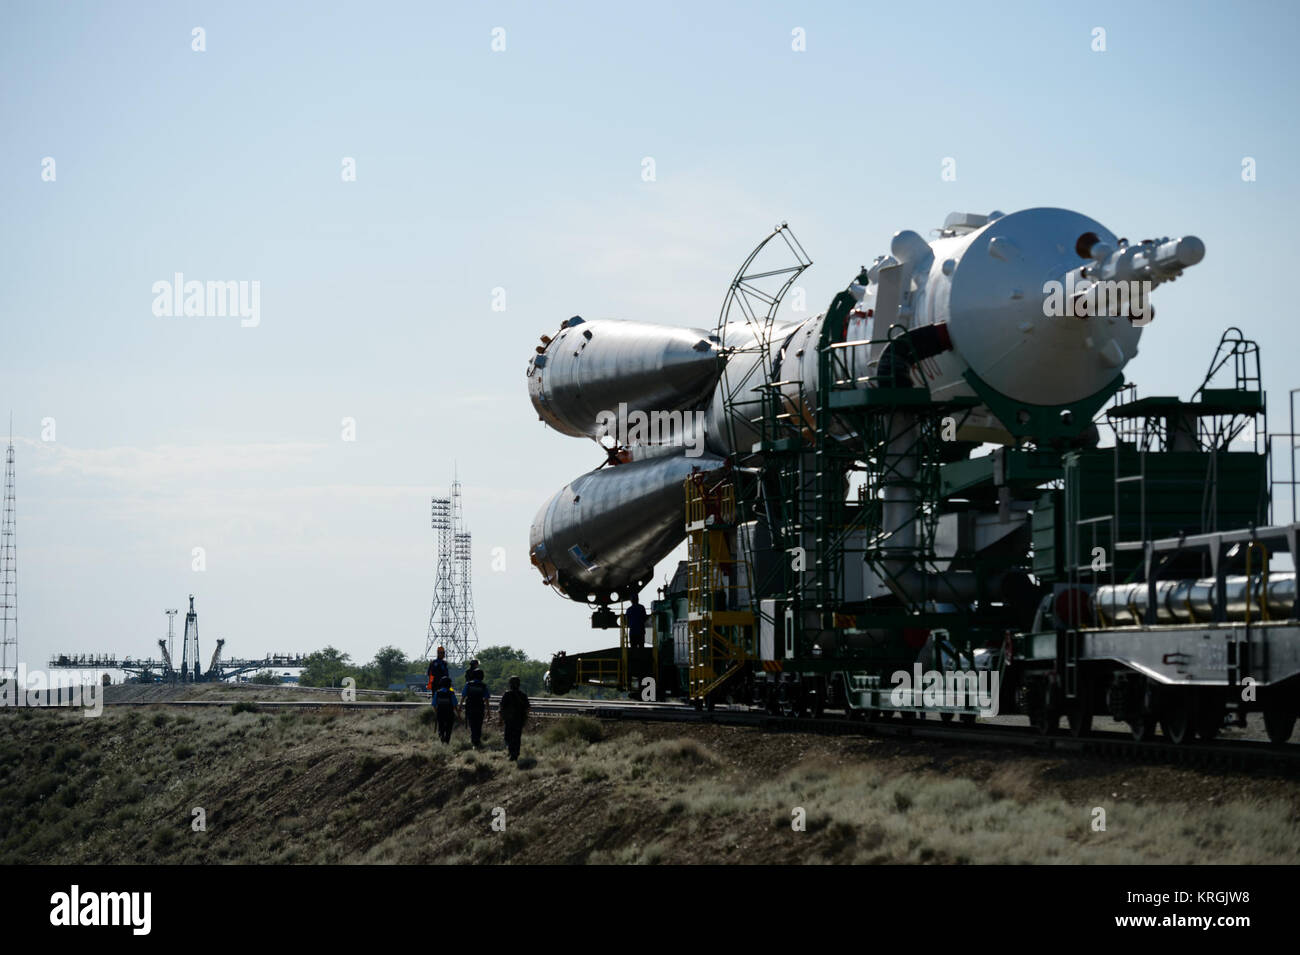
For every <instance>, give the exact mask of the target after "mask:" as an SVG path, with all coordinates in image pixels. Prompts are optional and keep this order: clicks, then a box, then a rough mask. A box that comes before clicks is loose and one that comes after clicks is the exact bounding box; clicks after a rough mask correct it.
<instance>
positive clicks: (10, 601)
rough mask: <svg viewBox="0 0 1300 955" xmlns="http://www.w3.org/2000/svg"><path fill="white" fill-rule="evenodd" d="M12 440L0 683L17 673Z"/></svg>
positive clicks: (1, 531)
mask: <svg viewBox="0 0 1300 955" xmlns="http://www.w3.org/2000/svg"><path fill="white" fill-rule="evenodd" d="M14 503H15V497H14V436H13V419H12V418H11V419H10V421H9V447H8V449H7V450H6V451H5V499H4V520H3V523H0V680H4V679H8V678H9V677H10V676H13V675H16V674H17V672H18V544H17V537H16V536H15V517H14Z"/></svg>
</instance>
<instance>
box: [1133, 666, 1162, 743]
mask: <svg viewBox="0 0 1300 955" xmlns="http://www.w3.org/2000/svg"><path fill="white" fill-rule="evenodd" d="M1137 689H1138V691H1139V692H1138V694H1137V699H1136V700H1135V702H1136V703H1137V704H1138V706H1137V707H1136V709H1137V710H1138V712H1137V713H1136V715H1134V716H1132V717H1130V718H1129V720H1128V728H1129V733H1130V734H1131V735H1132V736H1133V738H1134V739H1135V740H1137V741H1138V742H1139V743H1149V742H1150V741H1151V740H1152V739H1154V738H1155V735H1156V707H1155V702H1156V697H1155V690H1154V689H1153V688H1152V686H1151V682H1150V681H1149V680H1146V679H1143V680H1142V682H1141V683H1140V684H1138V686H1137Z"/></svg>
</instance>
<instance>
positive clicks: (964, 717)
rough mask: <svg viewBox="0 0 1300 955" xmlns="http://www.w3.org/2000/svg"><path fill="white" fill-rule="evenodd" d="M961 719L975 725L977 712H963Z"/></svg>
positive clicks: (967, 723)
mask: <svg viewBox="0 0 1300 955" xmlns="http://www.w3.org/2000/svg"><path fill="white" fill-rule="evenodd" d="M961 721H962V722H963V723H965V724H966V725H967V726H974V725H975V714H974V713H963V714H962V715H961Z"/></svg>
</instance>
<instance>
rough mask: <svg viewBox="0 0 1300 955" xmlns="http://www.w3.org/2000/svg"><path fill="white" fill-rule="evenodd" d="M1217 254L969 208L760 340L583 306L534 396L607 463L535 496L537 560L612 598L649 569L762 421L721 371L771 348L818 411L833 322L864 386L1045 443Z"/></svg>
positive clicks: (1002, 437)
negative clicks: (1173, 283)
mask: <svg viewBox="0 0 1300 955" xmlns="http://www.w3.org/2000/svg"><path fill="white" fill-rule="evenodd" d="M1204 252H1205V249H1204V245H1203V244H1202V243H1201V241H1200V240H1199V239H1197V238H1195V237H1194V236H1188V237H1184V238H1180V239H1167V238H1162V239H1155V240H1145V241H1143V242H1140V243H1129V242H1128V241H1127V240H1125V239H1120V238H1117V237H1116V236H1115V235H1114V233H1112V232H1111V231H1110V230H1108V229H1106V228H1105V227H1104V226H1102V225H1101V224H1100V223H1098V222H1096V221H1094V220H1093V219H1090V218H1088V217H1087V216H1084V215H1081V214H1080V213H1077V212H1071V211H1069V210H1065V209H1053V208H1036V209H1026V210H1023V211H1020V212H1016V213H1012V214H1009V215H1003V214H1001V213H998V212H994V213H990V214H989V215H987V216H985V215H974V214H967V213H954V214H952V215H950V216H949V217H948V219H947V221H946V222H945V224H944V226H943V228H942V229H940V230H939V235H938V237H937V238H935V239H933V240H932V241H926V240H925V239H924V238H923V237H922V236H921V235H919V234H918V233H916V232H913V231H910V230H905V231H902V232H898V233H896V234H895V235H894V237H893V240H892V242H891V244H890V250H889V254H887V255H882V256H879V257H878V258H877V259H876V260H875V261H874V262H873V264H872V265H871V266H870V267H869V268H867V269H864V270H863V273H862V274H861V275H860V276H859V277H858V279H857V281H855V282H854V283H853V284H852V285H850V287H849V289H848V290H846V291H847V294H849V295H851V296H852V298H853V299H854V302H853V303H852V307H851V308H848V309H836V308H832V309H829V310H828V311H827V312H823V313H822V314H820V315H817V316H815V317H813V318H809V319H806V320H803V321H794V322H777V323H776V324H775V325H773V326H772V328H771V330H770V335H768V337H767V339H766V341H765V343H764V344H763V347H761V348H755V347H752V345H753V341H752V336H753V329H752V327H751V326H749V325H746V324H743V323H741V324H734V325H723V326H721V327H719V328H718V329H717V330H715V331H707V330H704V329H700V328H679V327H672V326H660V325H650V324H644V323H639V322H624V321H615V320H599V321H584V320H583V319H581V318H577V317H574V318H571V319H569V320H568V321H566V322H564V323H563V324H562V325H561V327H560V330H559V332H558V333H557V334H556V335H555V336H554V337H547V336H543V338H542V344H541V346H539V347H538V348H537V354H536V355H534V357H533V358H532V360H531V361H530V363H529V366H528V388H529V395H530V397H531V399H532V402H533V407H534V408H535V409H536V411H537V414H538V416H539V417H540V418H541V420H542V421H544V422H546V423H547V424H549V425H550V426H551V427H553V428H555V429H556V430H557V431H560V432H562V433H564V434H568V435H572V436H576V437H586V438H590V439H592V440H594V441H597V442H598V443H600V444H601V446H602V454H603V455H604V456H605V458H606V461H605V463H604V464H602V466H601V467H600V468H598V469H597V470H595V471H592V472H589V473H587V474H584V475H583V476H581V477H579V478H577V479H576V480H574V481H573V482H571V483H570V484H569V485H567V486H566V487H565V488H563V489H562V490H561V491H560V492H559V493H558V494H556V495H555V496H554V497H552V498H551V500H550V501H548V502H547V503H546V504H545V505H544V506H543V507H542V509H541V510H540V511H539V512H538V515H537V517H536V519H535V520H534V521H533V525H532V529H531V534H530V542H529V543H530V556H531V559H532V561H533V563H534V564H535V565H536V566H537V567H538V569H539V570H540V571H541V573H542V575H543V579H544V581H545V582H546V583H548V584H550V585H551V586H553V587H555V588H556V589H557V590H559V591H560V592H561V593H563V594H564V595H565V596H568V597H570V598H572V599H574V600H581V601H587V602H593V603H600V604H605V603H608V602H610V601H612V600H618V599H620V595H624V596H625V595H626V594H628V593H630V592H632V591H636V590H639V589H640V588H641V587H642V586H644V585H645V583H646V582H648V581H649V580H650V579H651V576H652V574H653V570H654V566H655V564H656V563H657V562H658V561H660V560H662V559H663V558H664V557H665V556H666V555H667V554H668V553H669V552H670V551H671V550H672V549H673V547H675V546H676V545H677V544H678V543H680V542H681V540H682V538H683V535H684V527H683V506H684V497H683V480H684V479H685V478H686V477H687V476H688V475H689V474H690V473H691V472H692V471H694V470H706V471H707V470H712V469H717V468H721V467H723V466H725V465H726V463H727V462H728V460H729V459H732V458H733V457H734V456H735V455H736V454H737V452H742V453H748V452H750V451H751V449H752V447H753V445H754V443H755V442H756V441H757V440H758V438H759V436H760V435H759V432H760V428H759V426H758V424H756V422H755V418H756V415H755V413H754V411H753V408H754V405H753V404H746V403H745V402H739V403H738V402H737V401H735V398H734V394H730V393H728V390H727V388H726V386H725V382H726V381H727V380H732V381H735V380H743V379H744V378H745V377H746V376H747V374H748V373H750V372H752V371H753V370H754V368H753V366H754V365H755V364H756V363H764V364H765V366H766V367H763V368H761V369H759V370H760V371H762V372H763V374H762V376H761V377H762V380H765V381H768V382H774V383H776V385H775V387H777V388H778V389H779V391H780V395H781V401H782V403H783V405H784V408H785V411H786V413H787V414H789V415H790V416H792V418H793V420H803V421H807V422H809V423H810V424H811V422H812V421H813V418H814V413H815V410H816V396H817V394H818V375H819V373H820V372H819V367H820V366H821V364H822V363H821V362H820V361H819V357H820V355H819V348H820V346H821V344H822V343H823V341H824V340H825V339H824V333H825V332H826V331H827V329H826V327H825V326H826V323H827V322H828V321H833V322H842V323H843V327H842V328H840V327H837V328H834V329H830V331H831V332H832V334H831V340H833V341H834V342H835V343H836V347H837V348H839V349H841V350H843V351H844V352H845V354H843V355H841V360H840V367H847V368H849V369H850V370H851V371H850V376H851V379H852V380H851V387H855V388H862V389H867V388H876V387H904V386H905V387H925V388H927V389H928V390H929V393H930V395H931V397H932V399H934V400H937V401H943V400H949V399H952V398H957V397H965V398H971V399H977V400H978V402H979V403H978V404H977V405H976V406H975V407H974V408H973V409H972V410H971V411H970V413H969V414H968V415H966V416H965V417H964V419H963V421H962V423H961V426H960V430H959V431H958V433H957V435H956V437H957V439H958V440H961V441H976V442H978V441H987V442H995V443H1004V444H1009V443H1014V442H1016V441H1017V440H1020V439H1022V438H1029V439H1030V440H1033V439H1034V438H1035V437H1036V436H1040V435H1041V434H1042V432H1043V428H1044V427H1046V424H1045V423H1046V422H1050V421H1052V420H1056V419H1063V420H1069V416H1071V415H1075V416H1078V418H1079V420H1082V418H1083V416H1084V415H1087V416H1088V417H1090V416H1091V415H1092V414H1093V413H1094V412H1095V411H1096V410H1097V408H1098V407H1100V405H1101V404H1102V403H1103V402H1104V401H1105V400H1106V398H1108V397H1109V396H1110V394H1112V393H1113V392H1114V390H1115V389H1116V388H1117V387H1118V386H1119V384H1120V383H1122V381H1123V378H1122V375H1121V371H1122V369H1123V368H1124V366H1125V365H1126V364H1127V363H1128V362H1130V361H1131V360H1132V359H1133V358H1134V357H1135V356H1136V355H1137V353H1138V342H1139V340H1140V338H1141V335H1142V330H1143V327H1144V326H1145V325H1146V324H1148V323H1149V322H1150V320H1151V318H1152V316H1153V312H1152V309H1151V305H1150V301H1149V298H1148V295H1149V293H1150V291H1151V289H1152V288H1154V287H1155V286H1156V285H1158V284H1160V283H1162V282H1165V281H1170V280H1172V279H1174V278H1176V277H1177V276H1178V275H1180V274H1181V273H1182V270H1183V269H1185V268H1188V267H1190V266H1192V265H1195V264H1196V263H1197V262H1199V261H1200V260H1201V258H1202V257H1203V255H1204ZM746 336H750V340H748V341H747V340H746ZM747 346H751V347H747ZM904 346H905V347H904ZM841 384H842V383H841ZM846 430H847V429H846ZM837 438H838V439H839V440H850V441H851V440H854V436H853V435H852V434H849V433H841V434H839V435H837ZM888 504H889V502H886V507H888ZM906 504H907V502H906V501H903V502H901V503H900V506H905V505H906ZM888 523H889V522H888V517H887V516H886V525H887V526H888ZM900 526H901V525H900Z"/></svg>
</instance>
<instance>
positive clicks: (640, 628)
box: [624, 594, 646, 648]
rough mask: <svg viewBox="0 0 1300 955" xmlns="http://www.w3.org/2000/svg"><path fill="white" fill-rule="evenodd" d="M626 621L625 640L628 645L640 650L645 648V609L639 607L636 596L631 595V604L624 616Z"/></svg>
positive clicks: (639, 600) (638, 599)
mask: <svg viewBox="0 0 1300 955" xmlns="http://www.w3.org/2000/svg"><path fill="white" fill-rule="evenodd" d="M624 617H625V618H626V619H627V639H628V643H629V645H631V646H633V647H636V648H641V647H644V646H645V618H646V612H645V607H643V606H641V598H640V596H639V595H638V594H633V595H632V603H631V604H630V605H629V606H628V608H627V611H626V612H625V614H624Z"/></svg>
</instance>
